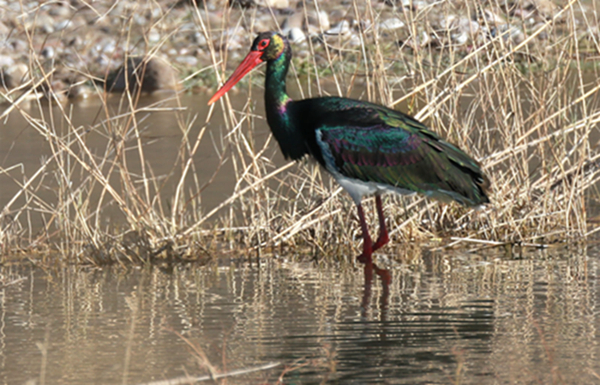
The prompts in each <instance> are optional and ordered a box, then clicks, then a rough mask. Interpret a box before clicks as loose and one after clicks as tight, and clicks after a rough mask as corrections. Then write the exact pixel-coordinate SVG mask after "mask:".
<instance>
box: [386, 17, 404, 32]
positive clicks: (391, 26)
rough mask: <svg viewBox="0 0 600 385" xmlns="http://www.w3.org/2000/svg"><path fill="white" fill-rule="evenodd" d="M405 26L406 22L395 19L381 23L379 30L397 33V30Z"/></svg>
mask: <svg viewBox="0 0 600 385" xmlns="http://www.w3.org/2000/svg"><path fill="white" fill-rule="evenodd" d="M405 26H406V24H404V22H403V21H402V20H400V19H399V18H397V17H393V18H391V19H387V20H385V21H383V22H381V23H379V29H380V30H382V31H395V30H397V29H400V28H404V27H405Z"/></svg>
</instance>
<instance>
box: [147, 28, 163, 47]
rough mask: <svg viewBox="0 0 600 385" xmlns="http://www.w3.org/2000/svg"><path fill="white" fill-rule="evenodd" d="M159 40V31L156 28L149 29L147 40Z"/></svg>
mask: <svg viewBox="0 0 600 385" xmlns="http://www.w3.org/2000/svg"><path fill="white" fill-rule="evenodd" d="M159 41H160V32H158V31H157V30H156V28H152V29H150V32H148V42H150V43H152V44H155V43H158V42H159Z"/></svg>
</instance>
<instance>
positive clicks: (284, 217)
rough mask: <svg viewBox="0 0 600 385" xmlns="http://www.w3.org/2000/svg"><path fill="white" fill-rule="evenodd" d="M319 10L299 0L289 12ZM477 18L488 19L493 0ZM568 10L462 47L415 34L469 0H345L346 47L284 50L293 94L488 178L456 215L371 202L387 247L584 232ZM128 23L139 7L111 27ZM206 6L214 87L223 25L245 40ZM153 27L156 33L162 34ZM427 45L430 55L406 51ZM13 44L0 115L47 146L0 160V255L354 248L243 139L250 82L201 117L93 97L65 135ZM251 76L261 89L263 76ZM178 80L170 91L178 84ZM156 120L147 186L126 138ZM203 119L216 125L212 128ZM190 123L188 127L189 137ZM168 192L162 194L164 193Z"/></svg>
mask: <svg viewBox="0 0 600 385" xmlns="http://www.w3.org/2000/svg"><path fill="white" fill-rule="evenodd" d="M323 6H325V4H323V2H319V1H315V2H311V3H310V4H306V6H305V9H306V10H307V12H308V11H318V10H319V9H320V8H321V7H323ZM486 6H487V7H489V8H495V9H502V6H503V3H501V2H499V3H495V2H489V3H487V5H486ZM580 6H581V3H580V1H577V0H572V1H570V2H568V3H565V4H564V6H563V8H560V9H558V10H557V11H556V13H555V14H553V15H552V16H551V17H549V18H548V19H547V20H545V21H544V22H542V23H540V24H539V25H537V26H536V27H535V28H534V29H533V32H532V33H530V34H528V35H525V36H524V37H523V39H522V40H520V41H512V40H510V39H508V38H507V35H506V34H497V35H496V36H492V35H484V36H485V37H486V38H482V39H479V40H477V44H474V45H472V46H469V47H465V46H464V45H456V44H453V43H452V42H451V39H450V38H447V39H446V37H447V36H444V33H446V34H447V35H450V33H451V30H450V29H449V30H448V31H446V32H443V31H442V32H440V31H433V30H431V24H430V19H431V18H432V17H434V16H435V17H443V16H444V15H445V16H449V15H451V14H453V12H454V11H455V8H459V9H461V10H463V11H465V12H466V13H467V14H476V13H477V12H480V11H481V6H480V4H479V2H475V1H465V2H460V4H458V3H457V4H453V3H452V4H451V3H442V4H436V5H431V6H428V7H425V8H423V9H420V10H419V11H417V10H411V9H406V8H389V7H388V8H379V7H374V6H373V5H372V2H360V1H356V0H355V1H353V2H352V4H351V7H349V8H348V9H347V14H346V16H345V17H346V18H349V19H354V20H360V21H362V22H363V23H364V25H361V27H360V28H358V29H357V35H356V36H357V37H358V44H350V43H349V42H348V41H347V40H345V39H343V38H342V37H333V38H332V37H331V36H330V37H327V38H321V39H312V40H309V41H308V42H307V43H306V45H305V46H302V47H296V46H295V47H294V49H295V52H296V53H298V55H297V57H296V58H295V59H294V63H293V68H292V71H291V75H290V77H289V78H288V83H289V84H290V88H293V89H294V90H293V91H292V92H293V93H295V94H296V95H297V96H298V97H299V98H304V97H310V96H316V95H326V94H328V93H331V94H336V95H342V96H348V95H352V96H357V97H360V98H361V99H364V100H371V101H376V102H380V103H383V104H387V105H390V106H401V107H400V108H401V109H402V110H404V111H406V112H408V113H411V114H413V115H415V116H416V117H417V118H418V119H421V120H424V121H426V122H427V123H428V125H429V126H430V127H432V128H433V129H434V131H436V132H438V133H440V134H441V135H442V136H443V137H446V138H448V139H449V141H451V142H454V143H456V144H457V145H458V146H460V147H461V148H463V149H465V150H466V151H467V152H468V153H469V154H471V155H472V156H474V157H475V158H476V159H478V160H479V161H480V162H481V164H482V166H483V169H484V170H485V172H486V174H487V175H488V176H489V177H490V179H491V180H492V192H491V200H492V204H491V205H489V206H488V207H486V208H484V209H483V210H480V211H472V210H468V209H465V208H463V207H460V206H458V205H454V204H451V205H447V204H440V203H436V202H431V201H428V200H426V199H424V198H423V197H418V196H415V197H404V198H401V197H389V198H386V200H385V201H384V202H385V212H386V215H387V217H388V219H389V224H388V225H389V228H390V229H391V234H390V235H391V238H392V242H394V243H396V244H399V243H404V244H406V243H407V242H417V243H419V244H422V245H429V246H436V247H437V246H440V245H446V246H449V245H456V244H462V243H464V242H480V243H483V244H487V245H491V246H494V245H499V244H500V245H501V244H513V243H518V244H526V245H534V246H535V245H538V246H541V245H546V244H548V243H552V242H563V241H573V240H583V239H585V238H586V237H588V236H590V235H592V234H594V233H596V231H597V227H593V226H591V224H590V223H588V220H587V218H588V216H589V215H590V209H589V206H590V204H594V202H596V204H597V201H598V192H597V188H596V186H597V185H598V183H597V182H598V179H599V178H600V167H599V164H600V153H599V152H598V141H599V140H600V130H599V122H600V108H599V100H598V94H599V93H598V90H599V89H600V85H599V84H598V82H597V79H598V67H597V65H594V64H595V63H597V62H596V60H597V58H598V56H599V55H600V43H599V42H598V36H596V35H594V34H591V33H589V34H585V33H584V34H583V35H582V33H581V31H582V28H581V23H582V22H583V23H587V26H588V27H589V28H587V29H589V30H590V31H591V30H593V28H597V25H598V16H597V13H595V14H594V18H591V17H590V16H591V15H586V17H582V16H581V14H580V11H579V8H580ZM383 9H384V10H385V11H383ZM144 11H145V9H144V7H142V6H140V7H139V8H137V9H135V10H132V11H131V12H132V14H131V15H127V17H126V18H125V20H130V18H132V17H134V16H135V15H134V13H135V12H144ZM165 12H166V14H168V11H165ZM222 12H223V18H222V24H220V25H219V24H218V23H216V22H215V21H214V19H211V18H209V16H208V15H209V13H208V12H205V11H204V10H201V9H198V8H191V7H190V14H189V17H190V18H193V20H194V23H195V25H196V26H197V29H198V31H200V33H201V34H202V36H204V38H205V39H206V41H207V42H208V44H207V49H208V54H209V55H210V58H211V61H212V66H210V67H207V68H203V69H200V70H199V72H200V73H202V75H201V76H202V77H203V79H207V78H209V77H210V76H208V75H207V73H209V72H210V71H214V72H213V73H214V74H215V75H216V76H217V77H218V78H223V77H222V76H223V75H222V74H223V72H225V71H224V68H225V63H227V62H232V63H233V64H237V62H238V61H239V58H230V57H228V56H230V55H228V52H229V51H227V49H222V48H224V47H225V48H226V47H227V44H228V40H227V36H226V34H225V33H223V31H227V28H229V26H236V25H237V26H239V25H243V26H244V28H245V29H246V31H247V35H248V40H247V41H248V44H249V43H250V41H251V40H252V38H253V37H254V35H255V32H256V31H255V23H256V21H257V20H258V19H257V12H258V11H257V10H256V9H253V10H248V11H244V12H239V10H232V9H230V8H227V7H224V8H223V9H222ZM433 12H435V15H433ZM384 13H385V15H386V17H388V16H389V15H390V14H391V15H396V16H398V17H400V18H401V19H402V20H404V21H405V22H406V26H405V28H403V29H402V32H400V33H391V32H384V31H381V30H380V29H378V28H375V27H374V26H376V25H378V23H380V22H381V21H382V19H383V17H384ZM271 14H272V16H273V20H274V22H277V21H280V20H279V18H277V17H276V15H275V14H274V13H271ZM440 15H441V16H440ZM165 17H166V16H165ZM161 20H163V18H160V20H157V21H156V26H160V23H161ZM513 20H514V19H513ZM524 22H525V21H523V23H524ZM127 26H128V24H127V23H126V22H124V23H123V29H122V35H121V40H123V41H126V42H127V46H128V47H129V46H131V47H136V49H137V50H138V51H135V50H134V49H131V52H137V53H138V54H139V53H143V54H144V55H145V56H154V55H158V53H159V52H160V50H161V47H162V46H163V45H165V44H167V40H166V39H164V40H161V41H159V42H158V43H156V44H154V45H153V44H151V43H149V41H148V39H146V40H144V38H145V35H144V34H142V35H141V38H139V40H135V39H136V38H134V37H132V33H131V30H130V29H128V28H127ZM488 27H489V28H488V29H489V30H492V28H493V26H492V25H488ZM587 29H586V28H583V30H584V31H585V30H587ZM25 31H26V32H27V33H33V31H27V29H25ZM167 32H168V33H167V34H166V36H170V35H171V34H175V33H177V29H176V28H174V29H173V30H172V31H167ZM541 35H543V36H544V40H540V36H541ZM220 36H222V37H221V38H219V37H220ZM432 36H433V37H434V38H435V40H434V41H435V43H434V42H433V41H427V42H426V41H423V39H425V38H426V37H428V38H429V39H430V40H431V39H432ZM419 39H421V40H419ZM140 47H141V48H140ZM29 49H30V55H29V57H30V65H29V70H30V73H31V74H32V76H31V80H30V81H29V82H28V83H26V84H25V85H24V86H22V87H21V88H20V89H18V90H13V91H10V92H3V96H4V98H5V99H6V100H9V104H8V105H7V109H6V110H5V112H4V113H3V114H2V118H6V117H7V116H8V115H9V114H20V115H21V116H22V117H23V118H24V119H25V120H26V121H27V122H28V125H29V128H28V129H31V130H34V131H35V133H36V135H40V136H42V137H43V138H44V139H45V141H46V142H47V145H48V148H49V151H50V152H49V154H48V156H47V157H45V158H44V159H43V160H42V163H41V165H40V166H39V168H38V169H37V170H35V171H34V172H31V171H30V170H24V168H23V166H22V165H20V164H18V163H15V164H7V165H6V166H4V165H0V177H2V178H4V179H3V181H4V182H3V183H13V184H15V185H18V186H19V190H18V192H17V193H16V194H15V195H14V196H11V197H9V198H8V199H6V201H5V202H4V201H3V202H2V203H3V207H1V211H0V253H2V254H13V253H15V252H19V251H24V252H31V251H34V250H42V251H45V252H47V251H54V252H58V253H59V254H60V255H62V256H64V257H65V258H66V259H68V260H73V261H80V262H82V261H85V262H91V263H95V264H102V263H112V262H115V261H118V262H121V263H122V262H128V261H129V262H134V263H140V262H146V261H152V260H155V259H158V260H161V261H162V260H166V261H175V260H198V259H204V258H208V257H209V256H210V255H214V254H219V253H223V252H241V253H246V252H247V251H248V250H256V251H257V253H258V255H260V253H261V250H264V249H265V248H270V247H274V248H275V249H274V250H278V249H279V250H284V249H286V248H294V249H295V250H296V251H297V252H301V253H306V254H308V255H313V256H314V255H324V256H327V257H332V258H339V257H342V256H346V255H353V254H354V252H355V251H356V249H357V247H358V242H359V241H358V239H359V238H360V234H359V231H360V230H359V226H358V224H357V221H356V218H355V210H354V207H353V204H352V202H351V200H350V199H349V198H348V197H347V196H346V195H345V193H343V192H342V191H341V188H340V187H339V186H337V185H335V183H333V182H332V181H331V179H330V178H328V177H327V176H326V175H324V174H323V171H322V170H321V169H319V168H318V167H316V166H315V165H312V164H310V163H308V164H306V163H300V164H293V163H283V164H281V162H277V161H276V160H274V158H273V155H272V154H273V153H274V151H273V146H274V144H273V139H272V138H270V137H269V138H267V139H266V140H262V139H261V140H258V139H257V138H256V135H255V133H256V131H259V130H260V127H261V125H264V121H263V115H264V114H263V110H262V107H260V103H258V105H259V106H258V107H257V103H255V100H257V99H260V100H262V90H261V88H260V87H258V86H255V87H252V89H251V91H250V93H249V95H248V98H247V100H246V102H245V103H239V102H236V103H232V102H231V101H230V100H229V98H227V97H226V98H224V99H223V100H224V101H223V102H222V104H221V103H218V104H217V105H216V106H213V107H211V108H210V109H208V110H207V111H208V112H207V114H206V116H193V117H190V116H189V113H186V111H185V110H183V109H182V108H180V106H181V101H180V99H179V95H180V94H178V93H175V94H173V95H172V96H169V97H168V98H167V99H168V102H169V104H168V105H169V106H171V107H165V105H166V104H164V102H157V103H155V104H151V105H143V104H142V103H141V102H140V100H141V99H140V96H141V94H140V92H139V91H135V90H132V91H131V92H125V93H123V94H122V96H121V98H120V101H119V103H116V105H117V106H118V107H116V111H115V107H114V106H115V103H114V100H113V99H114V98H115V97H114V96H109V95H108V94H107V93H106V92H105V89H104V88H103V87H102V86H98V85H96V86H95V94H96V96H97V97H98V98H99V99H100V100H101V101H102V104H103V108H102V110H101V111H99V112H98V116H97V117H96V119H95V122H96V123H95V124H92V125H90V126H75V125H74V124H73V123H72V121H71V118H70V117H71V111H70V110H69V108H68V107H67V105H65V104H64V103H63V101H62V100H61V99H60V95H59V94H58V93H57V92H56V91H52V89H53V88H52V82H53V76H54V68H53V67H52V66H48V63H42V62H40V60H39V58H38V55H37V54H36V52H37V51H36V47H34V46H33V44H32V45H31V46H30V47H29ZM139 50H141V52H140V51H139ZM244 51H245V49H244ZM232 52H234V51H232ZM590 58H592V59H590ZM588 59H589V60H588ZM590 63H593V64H590ZM227 72H228V71H227ZM80 75H81V74H80ZM83 75H84V76H86V77H87V79H89V80H90V81H92V80H94V79H95V77H94V76H93V75H92V74H91V73H86V74H83ZM253 78H254V82H255V83H256V84H260V85H262V81H263V80H262V76H254V77H253ZM190 79H191V77H186V79H184V80H183V81H182V82H183V83H184V84H187V85H189V84H190V81H191V80H190ZM94 84H98V83H94ZM240 88H244V86H243V85H242V86H240ZM208 93H210V92H208ZM26 98H29V99H33V100H34V102H32V107H30V108H25V107H23V105H22V104H21V101H22V100H24V99H26ZM201 102H204V99H202V100H201ZM46 104H48V105H50V106H51V107H52V108H47V106H46ZM172 106H175V107H172ZM157 111H162V112H165V113H170V114H172V116H173V120H172V122H173V126H174V127H178V128H179V131H180V135H181V144H180V146H179V154H178V156H177V158H176V159H175V160H174V163H173V167H172V171H171V172H170V173H168V174H165V175H155V172H154V170H153V168H152V167H151V162H149V159H150V158H151V157H154V156H156V155H155V154H150V153H149V152H148V150H147V148H146V143H145V141H144V140H143V131H144V130H145V127H146V126H147V124H148V122H147V121H148V120H149V119H151V117H152V114H153V113H156V112H157ZM216 114H219V115H222V119H221V120H223V121H224V125H222V126H220V127H215V126H216V125H215V124H214V123H213V124H211V122H214V121H215V120H217V117H216ZM219 118H220V117H219ZM197 125H201V129H200V130H193V127H196V126H197ZM191 132H194V133H196V132H197V134H194V135H195V136H191V134H190V133H191ZM90 135H100V136H103V137H105V139H106V147H105V148H102V149H100V148H90V146H89V145H88V140H87V138H88V137H89V136H90ZM203 143H210V144H211V147H212V148H213V151H214V152H215V153H216V154H217V157H218V158H219V162H218V165H217V166H216V167H215V169H214V172H213V173H212V177H209V178H207V179H205V180H200V179H199V178H198V176H197V172H196V171H197V170H196V167H197V164H196V163H194V161H193V160H194V157H196V156H198V150H199V148H200V146H201V144H203ZM226 162H227V163H228V164H230V165H231V169H232V170H233V171H232V172H233V173H234V178H235V181H236V182H235V185H234V187H233V190H232V191H231V194H230V195H229V196H223V200H222V202H221V204H219V205H218V206H217V207H216V208H214V209H211V210H206V208H205V207H204V205H203V200H202V196H203V192H204V191H205V189H206V187H207V186H209V185H210V184H211V183H214V179H215V177H216V176H217V175H218V174H219V173H220V172H225V171H223V169H222V165H223V164H225V163H226ZM167 183H171V184H173V185H174V186H176V187H175V188H174V189H165V188H164V186H165V185H166V184H167ZM48 191H51V192H52V193H51V194H48ZM367 206H368V205H367ZM109 208H110V209H112V210H115V209H116V210H117V211H118V213H119V216H120V217H121V219H120V220H119V221H118V222H119V224H118V225H116V224H114V223H108V224H107V223H106V217H107V214H106V211H107V210H108V209H109ZM367 211H368V213H367V214H368V215H370V216H371V218H372V219H374V217H373V212H369V210H367ZM34 217H36V218H41V219H40V220H39V222H41V223H42V226H41V228H36V226H34V225H32V223H33V222H35V221H36V219H35V218H34ZM371 222H372V223H375V221H374V220H372V221H371ZM448 237H451V239H450V240H448ZM403 249H404V250H403V253H411V251H410V250H407V248H406V247H404V248H403ZM403 253H401V252H400V251H399V252H398V254H403ZM336 256H337V257H336Z"/></svg>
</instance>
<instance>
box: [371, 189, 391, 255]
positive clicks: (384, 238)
mask: <svg viewBox="0 0 600 385" xmlns="http://www.w3.org/2000/svg"><path fill="white" fill-rule="evenodd" d="M375 205H376V206H377V215H378V216H379V237H378V238H377V242H375V244H374V245H373V251H375V250H377V249H380V248H381V247H383V246H384V245H385V244H386V243H388V242H389V241H390V237H389V236H388V232H387V229H386V227H385V217H384V216H383V205H382V204H381V196H380V195H376V196H375Z"/></svg>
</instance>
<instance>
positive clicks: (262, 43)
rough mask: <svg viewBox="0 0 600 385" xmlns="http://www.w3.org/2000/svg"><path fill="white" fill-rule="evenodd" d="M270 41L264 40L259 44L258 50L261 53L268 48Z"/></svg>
mask: <svg viewBox="0 0 600 385" xmlns="http://www.w3.org/2000/svg"><path fill="white" fill-rule="evenodd" d="M269 42H270V40H269V39H263V40H261V41H259V42H258V49H260V50H261V51H262V50H263V49H265V48H267V46H268V45H269Z"/></svg>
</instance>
